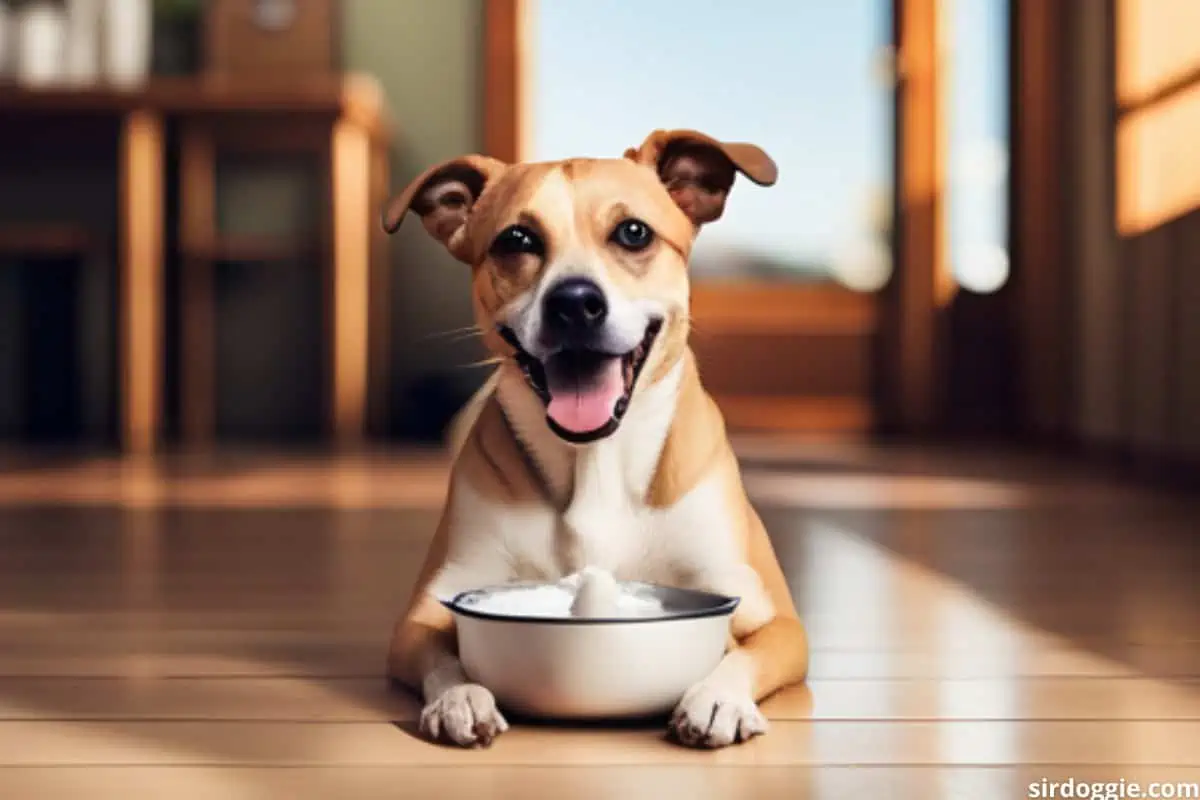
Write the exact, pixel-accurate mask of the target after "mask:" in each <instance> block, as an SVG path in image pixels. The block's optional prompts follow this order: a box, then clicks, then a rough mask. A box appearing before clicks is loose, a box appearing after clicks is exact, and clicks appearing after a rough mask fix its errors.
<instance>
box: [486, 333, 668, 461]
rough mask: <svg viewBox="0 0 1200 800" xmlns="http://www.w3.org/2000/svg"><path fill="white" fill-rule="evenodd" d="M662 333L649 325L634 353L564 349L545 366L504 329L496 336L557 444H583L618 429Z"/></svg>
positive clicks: (631, 351)
mask: <svg viewBox="0 0 1200 800" xmlns="http://www.w3.org/2000/svg"><path fill="white" fill-rule="evenodd" d="M661 328H662V321H661V320H652V321H651V322H650V324H649V325H647V326H646V334H645V336H643V337H642V341H641V342H639V343H638V345H637V347H635V348H633V349H632V350H630V351H629V352H627V353H624V354H620V355H617V354H613V353H605V352H601V351H598V350H589V349H580V348H567V349H563V350H559V351H557V352H556V353H554V354H553V355H551V356H550V357H548V358H547V359H546V360H545V361H540V360H538V359H537V358H535V357H534V356H532V355H530V354H529V353H528V352H527V351H526V350H525V349H524V348H523V347H521V344H520V342H519V341H518V340H517V337H516V335H515V334H514V333H513V332H512V330H510V329H509V328H506V327H501V328H500V335H501V336H503V337H504V340H505V341H506V342H508V343H509V345H511V346H512V347H513V349H514V350H515V351H516V356H515V358H516V362H517V364H518V366H520V367H521V370H522V372H524V373H525V380H526V381H528V382H529V386H530V387H531V388H532V389H533V391H534V393H535V394H537V396H538V397H540V398H541V399H542V402H543V403H545V404H546V420H547V422H548V423H549V424H550V428H551V430H553V431H554V432H555V433H556V434H557V435H558V436H559V437H560V438H562V439H565V440H567V441H568V442H574V443H576V444H583V443H586V442H592V441H596V440H597V439H602V438H604V437H605V436H608V435H609V434H611V433H612V432H613V431H615V430H616V429H617V427H618V426H619V425H620V424H621V418H622V417H624V416H625V412H626V411H627V410H628V409H629V399H630V397H632V395H633V389H634V386H635V385H636V384H637V379H638V376H639V375H641V372H642V367H644V366H645V365H646V358H647V357H648V356H649V355H650V349H651V348H652V347H653V345H654V340H655V339H656V338H657V336H658V332H659V330H661Z"/></svg>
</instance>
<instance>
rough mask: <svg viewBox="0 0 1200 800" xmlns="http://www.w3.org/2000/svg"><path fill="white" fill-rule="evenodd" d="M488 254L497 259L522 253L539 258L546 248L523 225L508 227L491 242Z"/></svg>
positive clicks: (534, 234)
mask: <svg viewBox="0 0 1200 800" xmlns="http://www.w3.org/2000/svg"><path fill="white" fill-rule="evenodd" d="M489 252H490V253H491V254H492V255H493V256H496V257H498V258H503V257H505V256H515V255H520V254H522V253H532V254H533V255H537V256H540V255H544V254H545V252H546V247H545V245H544V244H542V240H541V238H540V237H539V236H538V235H537V234H536V233H534V232H533V231H531V230H529V228H526V227H525V226H523V225H509V226H508V227H507V228H505V229H504V230H502V231H500V235H499V236H497V237H496V238H495V239H494V240H492V246H491V248H490V250H489Z"/></svg>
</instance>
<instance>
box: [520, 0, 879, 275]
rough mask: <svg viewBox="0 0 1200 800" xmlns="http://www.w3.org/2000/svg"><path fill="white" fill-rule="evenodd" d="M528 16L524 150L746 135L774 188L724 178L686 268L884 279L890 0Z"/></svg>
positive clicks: (587, 6) (588, 149)
mask: <svg viewBox="0 0 1200 800" xmlns="http://www.w3.org/2000/svg"><path fill="white" fill-rule="evenodd" d="M535 15H536V16H535V22H534V27H535V30H534V32H533V34H534V35H533V43H532V44H533V74H532V76H531V77H532V90H533V97H532V110H533V119H532V120H531V123H532V124H531V128H532V141H531V146H532V150H533V152H532V153H530V154H529V155H530V157H531V158H534V159H537V160H543V159H545V160H549V159H557V158H566V157H571V156H607V157H612V156H619V155H620V154H621V153H622V152H623V151H624V150H625V148H626V147H629V146H632V145H636V144H640V143H641V141H642V139H643V138H645V136H646V134H648V133H650V131H652V130H654V129H655V128H693V129H697V130H701V131H704V132H705V133H708V134H710V135H712V136H715V137H717V138H720V139H725V140H731V141H750V142H754V143H755V144H758V145H759V146H761V147H762V148H763V149H764V150H766V151H767V152H768V153H770V154H771V156H772V157H773V158H774V159H775V160H776V162H777V163H778V164H779V171H780V179H779V182H778V183H777V184H776V185H775V186H774V187H771V188H760V187H757V186H754V185H753V184H751V183H749V182H748V181H745V180H739V181H738V183H737V185H735V187H734V190H733V194H732V196H731V198H730V200H729V204H728V205H727V206H726V209H725V216H724V217H723V218H722V219H721V220H719V221H717V222H715V223H713V224H711V225H709V226H707V227H706V229H705V230H704V231H703V232H702V233H701V235H700V238H699V240H698V242H697V245H696V250H695V252H694V255H693V268H694V270H695V274H696V275H697V276H698V277H700V278H741V279H747V278H748V279H765V280H791V281H828V280H838V281H840V282H842V283H845V284H847V285H849V286H852V287H854V288H858V289H863V290H872V289H875V288H878V287H879V286H881V285H882V284H883V283H885V282H886V281H887V278H888V277H889V276H890V274H891V261H892V258H891V248H890V239H891V237H890V227H891V219H890V215H891V208H892V174H893V167H892V161H893V154H892V151H893V131H894V124H893V116H894V111H893V99H892V83H891V76H890V74H889V73H888V64H887V62H886V61H885V59H884V58H883V56H884V55H886V54H887V53H888V52H890V50H889V48H888V46H889V45H890V42H891V24H892V23H891V2H890V0H837V1H836V2H833V1H831V0H778V2H771V1H770V0H758V1H757V2H744V3H736V4H735V3H730V2H728V0H722V1H721V2H717V0H709V2H696V0H647V1H646V2H642V3H634V2H619V3H598V2H594V0H542V1H541V2H539V3H537V5H536V12H535Z"/></svg>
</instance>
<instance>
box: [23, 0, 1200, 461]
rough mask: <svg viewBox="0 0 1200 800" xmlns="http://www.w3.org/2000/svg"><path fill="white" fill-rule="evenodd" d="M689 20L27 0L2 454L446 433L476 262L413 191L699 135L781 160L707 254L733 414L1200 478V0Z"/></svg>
mask: <svg viewBox="0 0 1200 800" xmlns="http://www.w3.org/2000/svg"><path fill="white" fill-rule="evenodd" d="M656 8H657V9H658V10H657V11H656V12H655V13H646V12H644V11H643V10H642V9H641V7H640V6H639V5H635V4H633V3H621V4H600V3H584V2H575V1H574V0H560V1H559V2H540V3H533V2H529V3H522V2H517V0H439V2H437V3H426V2H415V1H414V0H348V1H347V2H341V3H337V2H334V1H333V0H306V2H289V0H211V1H210V2H202V1H201V0H65V2H54V1H53V0H21V1H20V2H18V1H17V0H0V83H2V88H0V436H3V439H4V441H5V442H6V443H7V444H9V445H12V446H14V447H17V448H21V447H40V446H43V445H47V444H54V445H57V446H63V445H65V446H68V447H70V448H78V449H80V450H91V449H97V450H111V449H114V448H121V449H122V450H126V451H137V452H152V451H157V450H162V449H172V448H178V447H200V448H208V447H221V446H226V445H228V446H244V445H246V444H251V443H252V444H254V445H256V446H263V445H265V446H276V445H277V446H280V447H289V448H290V447H296V446H305V447H306V446H310V445H316V446H324V445H326V444H329V443H333V442H336V443H342V444H361V443H384V442H418V441H420V442H434V441H437V440H438V439H439V438H440V436H441V434H442V429H443V427H444V425H445V423H446V422H447V420H448V419H449V417H450V416H451V415H452V413H453V412H454V411H455V410H456V409H457V407H458V406H459V405H460V404H461V403H462V402H463V400H465V398H466V397H467V396H468V395H469V393H470V392H471V391H472V389H473V388H474V387H476V386H477V385H478V384H479V383H480V382H481V381H482V379H483V376H484V370H482V369H479V368H477V367H472V366H471V365H472V364H473V363H474V362H475V361H477V360H478V359H479V358H480V356H481V355H482V354H481V351H480V350H479V347H478V344H477V342H476V340H475V338H474V337H473V336H471V335H470V332H469V326H470V325H471V321H472V320H471V316H470V310H469V298H468V274H467V270H465V269H463V268H462V267H461V266H460V265H458V264H457V263H456V262H452V261H451V260H450V259H449V257H448V256H447V255H446V254H444V253H443V252H442V251H441V250H440V248H438V247H437V246H435V245H434V244H432V243H431V242H429V241H428V240H427V239H426V237H425V236H424V235H423V233H422V231H421V230H420V227H419V226H416V225H411V226H405V227H404V229H403V230H402V231H401V232H400V233H399V235H398V236H396V237H395V238H394V239H393V240H391V241H387V240H385V239H384V237H383V236H382V234H380V232H379V231H378V224H377V216H378V209H379V207H380V206H381V204H382V202H383V200H384V199H385V198H386V197H387V196H388V194H389V192H390V191H393V190H395V189H396V188H397V187H400V186H403V185H404V184H405V183H406V182H407V181H408V180H410V179H411V178H412V177H413V176H414V175H416V174H417V173H418V172H419V171H420V170H421V169H423V168H425V167H426V166H428V165H430V164H432V163H435V162H437V161H439V160H442V159H446V158H449V157H453V156H455V155H459V154H462V153H467V152H485V153H489V154H492V155H495V156H498V157H501V158H506V159H518V158H519V159H553V158H559V157H565V156H569V155H588V156H615V155H619V154H620V153H621V152H622V151H623V149H624V148H625V147H628V146H630V145H633V144H636V143H638V142H640V141H641V139H642V138H643V137H644V136H645V135H646V133H648V132H649V131H650V130H652V129H654V128H657V127H676V126H678V127H691V128H697V129H700V130H703V131H705V132H707V133H710V134H712V135H714V136H717V137H721V138H725V139H730V140H747V141H753V142H755V143H757V144H759V145H761V146H762V147H764V148H765V149H766V150H767V151H768V152H769V153H771V154H772V155H773V156H774V157H775V159H776V160H777V162H778V163H779V166H780V170H781V175H782V179H781V181H780V182H779V184H778V185H777V186H776V187H775V188H772V189H770V190H765V189H760V188H757V187H753V186H752V185H748V184H746V185H742V184H739V185H738V186H737V188H736V189H735V192H734V197H733V199H732V201H731V204H730V206H729V210H728V213H727V216H726V218H724V219H723V220H721V222H720V223H719V224H716V225H713V226H711V229H709V230H706V231H705V232H704V233H703V235H702V236H701V237H700V241H699V244H698V247H697V251H696V255H695V261H694V281H695V286H696V291H695V309H694V316H695V319H696V333H695V338H694V343H695V348H696V350H697V352H698V354H699V358H700V361H701V365H702V369H703V371H704V373H705V375H706V378H707V382H708V385H709V388H710V390H711V391H712V392H713V393H714V394H715V395H716V396H717V397H718V400H719V402H720V403H721V405H722V407H723V408H724V409H725V412H726V414H727V416H728V417H729V419H730V422H731V425H732V426H733V427H734V428H735V429H738V430H756V431H760V432H787V433H789V434H804V435H813V436H821V437H850V438H863V437H884V436H904V437H908V438H916V439H918V440H934V439H941V438H945V437H946V436H969V437H971V438H973V439H978V438H981V437H982V438H985V439H1003V440H1005V441H1008V442H1012V443H1029V444H1037V445H1039V446H1043V445H1051V446H1054V447H1058V448H1062V449H1064V450H1070V451H1071V452H1083V453H1093V452H1094V453H1105V454H1108V455H1109V456H1117V457H1119V458H1120V459H1121V460H1123V461H1125V462H1130V463H1134V464H1137V465H1139V466H1142V467H1146V468H1147V469H1149V470H1152V471H1154V472H1156V473H1162V474H1166V475H1173V476H1178V475H1181V474H1183V471H1184V469H1185V467H1187V466H1188V465H1189V464H1191V465H1194V464H1195V463H1196V462H1197V460H1198V459H1200V422H1198V421H1197V419H1196V416H1195V414H1193V413H1191V410H1192V409H1193V408H1195V407H1196V406H1197V403H1200V372H1198V371H1197V370H1195V369H1189V365H1193V366H1194V365H1195V364H1197V363H1200V314H1198V313H1197V311H1198V310H1200V270H1197V268H1196V267H1197V264H1200V217H1197V212H1196V210H1195V208H1196V206H1197V205H1200V159H1197V158H1196V157H1195V156H1194V153H1192V150H1193V149H1194V148H1192V146H1191V144H1190V143H1191V142H1194V141H1195V139H1196V136H1197V135H1198V134H1200V83H1198V81H1200V37H1197V36H1195V35H1192V34H1190V33H1189V31H1194V30H1195V29H1196V26H1197V25H1198V24H1200V18H1198V16H1197V15H1198V14H1200V11H1198V10H1197V9H1198V6H1197V5H1196V4H1195V3H1194V2H1191V0H1074V1H1073V2H1068V1H1067V0H1064V1H1063V2H1054V3H1044V2H1040V1H1039V0H1027V1H1023V0H903V1H902V2H901V1H899V0H897V1H895V2H894V1H893V0H845V2H837V3H832V2H830V3H826V2H799V3H795V2H784V1H783V0H778V1H776V0H758V2H755V3H752V4H748V5H740V6H738V10H737V11H732V10H731V9H730V7H729V6H728V4H726V3H720V2H715V0H714V1H709V2H687V3H683V2H679V3H676V2H667V0H661V1H660V2H659V3H658V5H657V6H656ZM680 31H686V36H680V35H677V34H678V33H679V32H680Z"/></svg>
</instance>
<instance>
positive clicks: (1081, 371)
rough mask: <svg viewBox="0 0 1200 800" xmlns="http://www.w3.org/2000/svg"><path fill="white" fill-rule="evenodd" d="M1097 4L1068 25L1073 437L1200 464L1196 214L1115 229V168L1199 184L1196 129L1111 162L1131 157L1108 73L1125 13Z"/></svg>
mask: <svg viewBox="0 0 1200 800" xmlns="http://www.w3.org/2000/svg"><path fill="white" fill-rule="evenodd" d="M1135 2H1136V0H1135ZM1168 5H1169V3H1168ZM1163 7H1165V6H1163ZM1102 8H1103V4H1100V3H1093V2H1092V1H1091V0H1075V2H1074V3H1073V4H1072V9H1073V13H1072V14H1071V17H1070V19H1071V22H1070V26H1071V27H1070V31H1071V36H1070V42H1071V46H1070V58H1071V65H1070V71H1071V74H1072V76H1073V77H1072V80H1071V83H1072V90H1073V91H1072V97H1071V103H1072V112H1071V114H1072V119H1071V124H1070V131H1071V133H1070V141H1069V144H1068V150H1067V153H1066V156H1067V159H1066V161H1067V163H1068V164H1069V165H1070V168H1069V170H1068V173H1069V176H1070V179H1071V188H1072V198H1071V207H1072V209H1073V217H1072V223H1071V242H1072V248H1071V250H1072V255H1073V258H1072V265H1071V266H1072V269H1071V272H1072V281H1073V290H1072V301H1073V309H1072V310H1073V315H1072V316H1073V319H1072V320H1070V321H1069V323H1068V325H1069V327H1068V330H1066V331H1064V334H1065V335H1066V336H1068V337H1070V339H1071V340H1072V349H1073V353H1074V358H1073V367H1074V369H1073V375H1072V376H1071V377H1072V383H1073V392H1072V394H1073V409H1072V423H1073V433H1074V434H1075V435H1076V436H1077V437H1078V438H1080V439H1081V440H1083V441H1084V442H1086V443H1089V444H1092V445H1096V446H1099V447H1102V448H1104V449H1107V450H1115V451H1118V452H1123V453H1125V454H1128V455H1131V456H1133V457H1135V459H1140V460H1148V461H1152V462H1156V463H1157V464H1159V465H1160V466H1161V465H1167V466H1169V465H1172V464H1177V463H1178V462H1180V461H1187V462H1189V463H1200V416H1198V415H1197V414H1196V413H1195V409H1197V408H1198V407H1200V369H1198V367H1200V210H1198V209H1195V208H1193V209H1191V210H1190V211H1186V210H1183V209H1177V210H1176V211H1174V212H1172V213H1170V214H1167V215H1164V216H1163V218H1161V219H1155V220H1154V221H1153V222H1152V223H1149V224H1139V225H1137V226H1134V227H1128V226H1124V225H1123V226H1122V227H1125V228H1126V229H1125V230H1124V231H1119V230H1118V225H1117V221H1118V220H1119V219H1120V218H1121V216H1122V215H1121V214H1119V212H1118V196H1117V186H1118V175H1119V170H1120V169H1122V168H1129V169H1131V170H1132V172H1131V173H1130V175H1131V176H1137V175H1141V174H1145V175H1146V176H1147V177H1149V178H1155V177H1156V176H1164V175H1169V176H1172V179H1177V178H1180V177H1181V176H1182V179H1184V180H1190V181H1191V182H1192V184H1191V185H1192V186H1198V185H1200V159H1197V157H1196V156H1195V153H1194V149H1193V148H1192V147H1191V146H1188V145H1186V144H1185V143H1186V142H1188V141H1193V142H1194V141H1195V138H1196V136H1197V135H1200V130H1197V129H1196V126H1195V125H1189V126H1188V128H1189V129H1184V128H1180V127H1179V126H1178V125H1175V126H1174V127H1175V128H1176V129H1175V130H1170V129H1162V130H1160V131H1158V132H1157V133H1151V134H1150V135H1152V136H1157V137H1159V138H1158V139H1157V140H1154V141H1150V140H1148V141H1147V143H1146V149H1147V150H1148V151H1149V153H1150V158H1151V159H1152V160H1151V161H1143V162H1139V163H1136V164H1135V163H1130V162H1125V163H1122V162H1119V161H1118V160H1117V158H1116V154H1117V153H1118V152H1122V153H1126V155H1125V157H1126V158H1128V155H1127V150H1126V149H1124V147H1122V149H1120V150H1119V149H1118V137H1117V132H1116V129H1115V126H1114V123H1113V119H1114V110H1115V101H1114V97H1115V91H1116V83H1115V80H1114V76H1115V75H1117V74H1118V73H1119V70H1120V69H1125V68H1127V65H1122V66H1120V67H1119V66H1118V65H1117V63H1116V60H1115V57H1116V52H1115V48H1114V41H1115V38H1116V37H1115V33H1116V25H1117V20H1118V19H1123V17H1121V16H1119V15H1117V14H1114V13H1112V12H1113V10H1114V9H1113V7H1112V6H1111V5H1110V8H1109V13H1107V14H1106V13H1101V11H1100V10H1101V9H1102ZM1181 8H1182V7H1181ZM1123 24H1124V23H1123ZM1182 30H1187V28H1186V26H1185V27H1184V28H1182ZM1195 102H1197V103H1200V100H1197V101H1195ZM1198 115H1200V111H1196V112H1193V113H1192V116H1191V117H1190V119H1191V120H1195V119H1197V118H1200V117H1198ZM1184 119H1189V118H1188V117H1185V118H1184ZM1176 141H1178V142H1179V143H1180V144H1179V145H1176V146H1175V147H1172V142H1176ZM1128 144H1129V143H1128V142H1126V145H1128ZM1181 147H1182V148H1184V149H1182V150H1181V149H1179V148H1181ZM1173 150H1175V151H1177V152H1173ZM1155 162H1156V163H1155ZM1176 182H1177V181H1176ZM1150 199H1151V200H1152V199H1153V198H1152V197H1151V198H1150Z"/></svg>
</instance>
